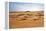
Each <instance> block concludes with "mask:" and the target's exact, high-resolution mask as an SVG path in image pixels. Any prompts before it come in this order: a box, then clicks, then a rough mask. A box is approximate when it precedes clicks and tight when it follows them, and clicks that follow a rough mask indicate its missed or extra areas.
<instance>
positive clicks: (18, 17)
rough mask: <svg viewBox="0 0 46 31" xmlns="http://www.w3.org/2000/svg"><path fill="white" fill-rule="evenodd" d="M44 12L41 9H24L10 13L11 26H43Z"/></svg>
mask: <svg viewBox="0 0 46 31" xmlns="http://www.w3.org/2000/svg"><path fill="white" fill-rule="evenodd" d="M43 26H44V14H43V12H42V11H41V12H40V11H35V12H33V11H32V12H31V11H22V12H12V13H10V14H9V28H11V29H12V28H31V27H43Z"/></svg>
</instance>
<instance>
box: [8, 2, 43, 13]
mask: <svg viewBox="0 0 46 31" xmlns="http://www.w3.org/2000/svg"><path fill="white" fill-rule="evenodd" d="M43 9H44V4H40V3H20V2H9V11H10V12H12V11H27V10H29V11H32V10H34V11H35V10H43Z"/></svg>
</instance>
